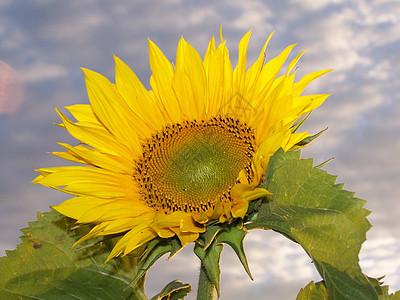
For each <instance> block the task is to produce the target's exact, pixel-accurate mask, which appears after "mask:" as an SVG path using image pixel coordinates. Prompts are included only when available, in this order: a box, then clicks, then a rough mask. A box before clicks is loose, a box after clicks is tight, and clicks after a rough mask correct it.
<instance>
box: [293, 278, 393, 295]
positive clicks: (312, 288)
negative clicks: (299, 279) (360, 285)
mask: <svg viewBox="0 0 400 300" xmlns="http://www.w3.org/2000/svg"><path fill="white" fill-rule="evenodd" d="M380 279H382V278H378V279H375V278H368V280H369V281H370V282H371V284H372V285H373V287H374V288H375V290H376V292H377V294H378V299H379V300H399V299H400V291H397V292H396V293H395V294H390V295H389V286H387V285H382V283H381V282H380V281H379V280H380ZM330 299H331V298H330V296H329V293H328V290H327V289H326V286H325V283H324V281H320V282H317V283H314V282H313V281H311V282H310V283H309V284H307V285H306V286H305V287H304V288H302V289H301V290H300V291H299V293H298V294H297V297H296V300H330Z"/></svg>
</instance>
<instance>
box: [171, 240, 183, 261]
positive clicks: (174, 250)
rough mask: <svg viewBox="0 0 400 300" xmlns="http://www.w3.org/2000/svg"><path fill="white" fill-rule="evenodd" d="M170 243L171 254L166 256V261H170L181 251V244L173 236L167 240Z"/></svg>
mask: <svg viewBox="0 0 400 300" xmlns="http://www.w3.org/2000/svg"><path fill="white" fill-rule="evenodd" d="M169 241H170V243H171V252H170V254H169V256H168V259H171V258H172V257H173V256H174V255H175V254H177V253H178V252H179V251H181V250H182V249H183V247H182V245H181V242H180V241H179V239H178V238H177V237H176V236H174V237H172V238H170V239H169Z"/></svg>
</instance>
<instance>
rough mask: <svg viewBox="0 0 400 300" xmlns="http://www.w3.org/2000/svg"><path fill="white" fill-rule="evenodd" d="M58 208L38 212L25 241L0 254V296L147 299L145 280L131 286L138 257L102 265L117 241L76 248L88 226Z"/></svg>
mask: <svg viewBox="0 0 400 300" xmlns="http://www.w3.org/2000/svg"><path fill="white" fill-rule="evenodd" d="M73 225H74V221H73V220H71V219H69V218H66V217H64V216H62V215H60V214H59V213H57V212H56V211H51V212H49V213H44V214H42V213H38V221H36V222H31V223H29V227H28V228H24V229H22V230H21V231H22V232H23V233H24V236H22V237H21V240H22V244H19V245H17V249H16V250H13V251H7V256H6V257H1V258H0V269H1V272H0V298H1V299H32V298H34V299H72V298H73V299H85V300H86V299H147V298H146V296H145V294H144V289H143V284H144V278H143V280H140V281H138V282H137V285H133V286H132V287H130V288H128V286H129V284H130V282H131V281H132V279H133V278H134V276H135V273H136V271H137V270H136V265H137V260H138V258H135V257H123V258H116V259H113V260H111V261H110V262H108V263H107V264H104V262H105V260H106V258H107V256H108V254H109V252H110V250H111V248H112V246H113V244H114V243H115V240H114V241H113V240H109V241H104V242H102V243H100V244H98V245H96V246H95V247H81V248H80V249H78V250H77V249H73V248H72V245H73V244H74V243H75V241H76V240H77V239H78V238H79V237H81V236H82V235H84V234H85V233H87V232H88V230H89V228H88V227H79V228H77V229H76V230H74V231H71V228H72V227H73Z"/></svg>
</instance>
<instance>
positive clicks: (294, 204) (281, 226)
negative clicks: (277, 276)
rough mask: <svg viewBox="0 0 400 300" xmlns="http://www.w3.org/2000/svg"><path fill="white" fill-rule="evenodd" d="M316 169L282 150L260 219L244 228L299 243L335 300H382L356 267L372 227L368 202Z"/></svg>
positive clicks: (268, 181) (271, 166)
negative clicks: (362, 246) (277, 235)
mask: <svg viewBox="0 0 400 300" xmlns="http://www.w3.org/2000/svg"><path fill="white" fill-rule="evenodd" d="M312 164H313V162H312V159H300V152H294V151H289V152H287V153H285V152H284V151H283V150H282V149H280V150H278V151H277V152H276V153H275V154H274V155H273V157H272V158H271V160H270V163H269V166H268V168H267V170H266V178H265V182H264V183H263V187H264V188H266V189H267V190H268V191H270V192H271V193H272V195H271V196H269V197H268V199H267V200H262V199H261V200H259V201H260V203H259V205H258V208H257V209H258V214H257V215H256V217H255V218H253V219H252V221H251V222H250V223H248V224H246V227H247V228H248V229H255V228H262V229H273V230H275V231H278V232H280V233H282V234H284V235H285V236H287V237H288V238H290V239H291V240H293V241H295V242H297V243H299V244H300V245H301V246H302V247H303V248H304V250H305V251H306V252H307V254H308V255H309V256H310V257H311V259H312V260H313V263H314V265H315V267H316V268H317V270H318V272H319V273H320V275H321V276H322V278H323V279H324V280H325V283H326V286H327V289H328V291H329V294H330V296H331V298H332V299H378V296H377V294H376V292H375V289H374V288H373V286H372V285H371V284H370V282H369V281H368V279H367V278H366V277H365V276H364V275H363V274H362V272H361V269H360V266H359V264H358V253H359V251H360V249H361V244H362V243H363V242H364V241H365V239H366V232H367V231H368V229H369V228H370V227H371V225H370V223H369V222H368V220H367V219H366V216H367V215H368V214H369V211H368V210H366V209H365V208H363V206H364V204H365V201H364V200H361V199H358V198H354V194H353V193H351V192H348V191H345V190H343V189H342V187H343V185H340V184H339V185H338V184H335V181H336V177H334V176H332V175H329V174H328V173H327V172H326V171H323V170H321V169H319V168H313V166H312Z"/></svg>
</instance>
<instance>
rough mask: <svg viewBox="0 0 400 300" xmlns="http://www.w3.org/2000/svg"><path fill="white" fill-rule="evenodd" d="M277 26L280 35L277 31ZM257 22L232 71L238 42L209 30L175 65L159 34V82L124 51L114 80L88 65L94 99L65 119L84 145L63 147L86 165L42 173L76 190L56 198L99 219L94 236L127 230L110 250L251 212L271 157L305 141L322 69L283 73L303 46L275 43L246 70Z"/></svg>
mask: <svg viewBox="0 0 400 300" xmlns="http://www.w3.org/2000/svg"><path fill="white" fill-rule="evenodd" d="M271 35H272V34H271ZM249 38H250V32H248V33H247V34H246V35H245V36H244V37H243V38H242V40H241V42H240V44H239V56H238V57H239V58H238V64H237V66H236V67H235V68H234V69H232V65H231V61H230V59H229V53H228V49H227V47H226V45H225V41H224V40H223V38H222V35H221V43H220V45H219V46H218V47H216V45H215V41H214V38H212V39H211V41H210V43H209V45H208V49H207V51H206V54H205V56H204V58H203V59H202V58H201V57H200V55H199V54H198V53H197V51H196V50H195V49H194V48H193V47H192V46H191V45H190V44H189V43H187V42H186V41H185V40H184V39H183V38H182V39H181V40H180V41H179V45H178V49H177V54H176V60H175V64H174V65H173V64H171V63H170V62H169V60H168V59H167V58H166V57H165V56H164V55H163V53H162V52H161V51H160V49H159V48H158V47H157V46H156V45H155V44H154V43H153V42H152V41H150V40H149V49H150V67H151V70H152V73H153V74H152V76H151V78H150V85H151V90H147V89H146V88H145V87H144V86H143V85H142V84H141V82H140V81H139V80H138V78H137V77H136V75H135V74H134V73H133V72H132V71H131V69H130V68H129V67H128V66H127V65H126V64H125V63H124V62H122V61H121V60H120V59H119V58H118V57H114V58H115V65H116V71H115V74H116V76H115V77H116V78H115V83H111V82H110V81H109V80H107V79H106V78H105V77H103V76H102V75H100V74H98V73H96V72H93V71H90V70H86V69H84V70H83V71H84V73H85V81H86V86H87V91H88V96H89V100H90V104H88V105H73V106H70V107H67V109H68V110H69V111H70V113H71V114H72V115H73V117H74V118H75V119H76V121H75V122H74V121H71V120H70V119H68V118H67V117H66V116H64V115H63V114H62V113H61V112H59V111H58V110H57V111H58V113H59V114H60V117H61V119H62V124H61V125H60V126H62V127H64V128H65V129H66V130H68V131H69V133H70V134H71V135H72V136H74V137H75V138H76V139H78V140H79V141H80V142H81V144H79V145H78V146H71V145H68V144H64V143H61V144H60V145H61V146H63V147H64V148H66V149H67V151H66V152H54V153H53V154H55V155H57V156H60V157H62V158H65V159H68V160H70V161H74V162H78V163H81V164H82V166H69V167H54V168H42V169H39V170H38V172H40V175H39V176H38V177H37V178H36V179H35V182H36V183H40V184H42V185H45V186H48V187H51V188H55V189H59V190H61V191H63V192H66V193H69V194H71V195H73V196H74V197H73V198H71V199H69V200H67V201H65V202H64V203H62V204H60V205H57V206H55V207H54V208H55V209H56V210H57V211H59V212H60V213H62V214H64V215H66V216H68V217H71V218H74V219H76V220H77V222H78V223H86V224H93V225H94V227H93V229H92V230H91V231H90V232H89V233H88V234H87V235H85V236H84V237H82V238H81V239H80V240H79V241H78V242H77V243H80V242H82V241H84V240H87V239H89V238H96V237H102V236H106V235H111V234H120V235H121V238H120V239H119V241H118V242H117V244H116V245H115V247H114V249H113V250H112V252H111V253H110V256H109V259H110V258H112V257H115V256H118V255H120V254H123V255H125V254H127V253H129V252H131V251H132V250H134V249H136V248H138V247H139V246H141V245H143V244H145V243H147V242H148V241H150V240H152V239H154V238H156V237H160V238H170V237H173V236H177V237H178V238H179V240H180V243H181V246H182V247H183V246H185V245H186V244H188V243H190V242H192V241H195V240H196V239H197V238H198V237H199V234H200V233H202V232H204V231H205V230H206V227H207V224H208V223H209V222H211V221H213V222H220V223H224V222H227V221H229V220H232V219H235V218H244V217H245V215H246V213H247V210H248V206H249V202H250V201H252V200H254V199H258V198H260V197H263V196H266V195H268V194H269V192H268V191H267V190H265V189H263V188H260V187H259V185H260V183H261V182H262V181H263V179H264V178H263V176H264V170H265V168H266V166H267V165H268V161H269V158H270V156H271V155H272V154H273V153H274V152H275V151H276V150H278V149H279V148H283V149H284V150H285V151H286V150H289V149H293V148H296V147H298V146H299V145H302V144H301V143H300V142H301V141H304V140H305V139H306V138H307V137H309V135H308V134H307V133H305V132H303V133H297V132H295V130H294V128H296V129H297V126H296V127H293V124H294V123H295V122H296V121H297V120H299V119H300V118H301V117H302V116H304V115H305V114H307V113H309V112H311V111H312V110H313V109H315V108H316V107H318V106H319V105H320V104H321V103H322V102H323V101H324V100H325V99H326V98H327V96H328V95H325V94H321V95H306V96H303V95H301V94H302V92H303V90H304V89H305V87H306V86H307V85H308V84H309V83H310V82H311V81H312V80H314V79H315V78H317V77H319V76H320V75H322V74H324V73H326V72H328V71H329V70H323V71H318V72H314V73H311V74H308V75H306V76H304V77H303V78H302V79H301V80H300V81H297V82H295V81H294V76H295V74H294V72H293V73H292V70H293V68H294V66H295V64H296V62H297V61H298V59H299V58H300V56H301V55H302V54H303V52H302V53H300V54H299V55H298V56H297V57H296V58H295V59H294V60H293V61H292V62H291V63H290V64H289V67H288V69H287V71H286V72H285V73H284V74H283V75H280V76H279V77H278V73H279V71H280V69H281V67H282V66H283V64H284V62H285V61H286V59H287V57H288V55H289V53H290V51H291V50H292V48H293V47H294V45H292V46H289V47H287V48H286V49H285V50H284V51H282V53H281V54H279V55H278V56H277V57H275V58H273V59H271V60H269V61H268V62H266V63H265V61H264V52H265V49H266V46H267V44H268V41H269V39H270V38H271V36H270V37H269V38H268V40H267V42H266V43H265V46H264V47H263V49H262V51H261V53H260V56H259V57H258V59H257V60H256V61H255V62H254V63H253V64H252V65H251V66H250V67H248V68H247V62H246V56H247V45H248V41H249Z"/></svg>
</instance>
